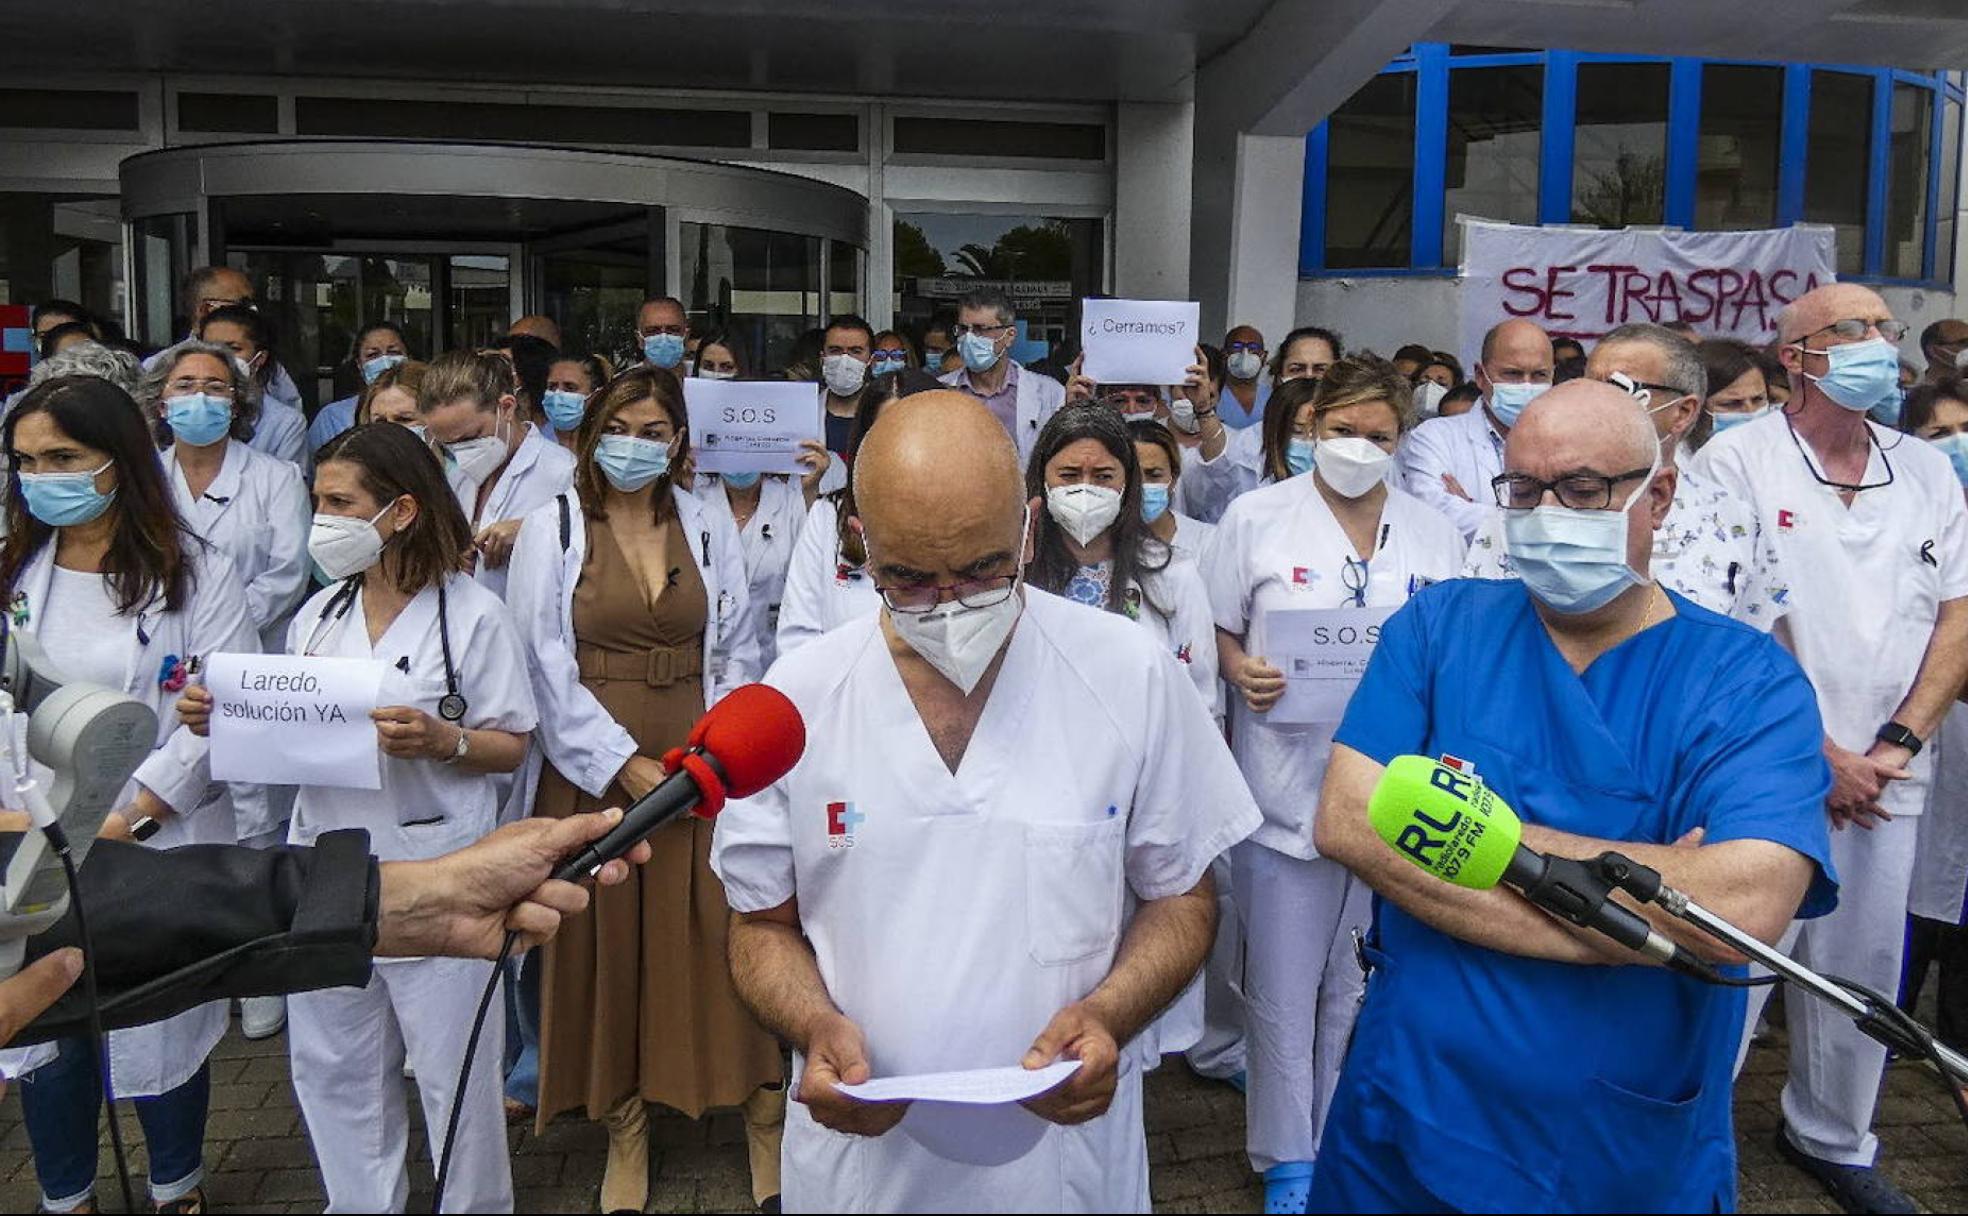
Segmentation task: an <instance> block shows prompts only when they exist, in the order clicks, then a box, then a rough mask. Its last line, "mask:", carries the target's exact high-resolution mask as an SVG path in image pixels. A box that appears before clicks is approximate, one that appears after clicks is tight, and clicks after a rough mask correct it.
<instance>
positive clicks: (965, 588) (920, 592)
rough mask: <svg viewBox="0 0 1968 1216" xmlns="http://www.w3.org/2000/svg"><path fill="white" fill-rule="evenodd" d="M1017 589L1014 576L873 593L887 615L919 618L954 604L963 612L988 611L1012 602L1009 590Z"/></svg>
mask: <svg viewBox="0 0 1968 1216" xmlns="http://www.w3.org/2000/svg"><path fill="white" fill-rule="evenodd" d="M1017 585H1018V576H1017V575H1015V574H993V575H991V576H990V577H988V578H967V579H965V580H963V581H962V582H959V583H943V584H939V585H933V586H911V587H883V586H881V585H880V584H876V586H875V590H876V591H877V592H879V593H880V594H881V597H882V602H883V603H885V604H887V605H888V609H889V611H890V612H900V613H902V614H903V615H905V616H921V615H922V614H923V613H926V612H933V611H935V610H936V607H937V605H939V604H942V603H944V602H946V601H948V600H955V601H956V602H957V603H959V604H962V605H963V606H964V607H966V608H991V607H995V606H996V605H998V604H1002V603H1004V602H1005V601H1006V600H1008V599H1010V598H1011V592H1012V588H1014V587H1016V586H1017Z"/></svg>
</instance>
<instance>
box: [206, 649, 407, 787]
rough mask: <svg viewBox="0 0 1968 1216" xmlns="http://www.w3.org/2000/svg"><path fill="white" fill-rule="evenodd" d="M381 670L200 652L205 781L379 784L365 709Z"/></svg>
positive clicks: (368, 664) (329, 661) (363, 663)
mask: <svg viewBox="0 0 1968 1216" xmlns="http://www.w3.org/2000/svg"><path fill="white" fill-rule="evenodd" d="M383 672H384V665H383V664H382V663H380V662H378V661H377V660H375V659H337V658H321V657H312V656H304V655H287V654H215V655H210V656H208V657H207V659H206V663H205V687H206V688H208V689H210V690H211V693H212V701H213V704H212V779H213V780H214V781H253V782H258V783H261V784H265V785H332V786H340V787H342V788H344V789H353V790H374V789H381V788H382V784H383V768H382V755H383V754H382V750H381V749H380V748H379V747H378V746H377V744H376V724H375V723H374V722H372V721H370V719H369V712H370V711H371V710H373V709H375V708H376V705H377V701H378V697H379V695H380V693H381V690H382V684H383Z"/></svg>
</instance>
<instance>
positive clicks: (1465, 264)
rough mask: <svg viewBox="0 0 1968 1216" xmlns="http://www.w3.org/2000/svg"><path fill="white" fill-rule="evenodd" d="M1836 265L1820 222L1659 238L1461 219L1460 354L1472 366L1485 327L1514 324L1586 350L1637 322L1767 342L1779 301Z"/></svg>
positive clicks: (1818, 281) (1634, 231) (1829, 274)
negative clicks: (1531, 325)
mask: <svg viewBox="0 0 1968 1216" xmlns="http://www.w3.org/2000/svg"><path fill="white" fill-rule="evenodd" d="M1837 266H1838V256H1837V248H1836V243H1835V240H1834V234H1833V232H1832V230H1831V229H1830V228H1829V227H1826V226H1823V225H1815V224H1813V225H1805V224H1800V225H1798V226H1796V227H1793V228H1769V229H1760V230H1757V231H1752V232H1666V231H1661V230H1658V229H1639V228H1624V229H1609V230H1600V229H1576V228H1534V227H1523V226H1519V225H1515V224H1494V223H1488V222H1485V221H1476V220H1469V221H1464V228H1463V242H1462V283H1461V291H1460V292H1459V293H1458V294H1459V295H1460V297H1461V300H1462V354H1463V359H1464V361H1465V363H1468V364H1472V365H1473V364H1474V362H1475V360H1476V358H1477V357H1478V355H1479V354H1480V352H1481V350H1482V345H1483V334H1484V332H1485V331H1487V330H1488V329H1489V328H1490V327H1491V326H1492V325H1495V324H1496V323H1497V322H1499V321H1504V320H1508V319H1509V318H1511V317H1523V318H1525V319H1526V320H1530V321H1535V322H1536V323H1537V324H1539V325H1541V326H1543V327H1544V328H1545V329H1546V330H1547V331H1548V332H1549V333H1550V334H1551V336H1552V337H1554V338H1557V337H1571V338H1578V339H1581V340H1583V341H1584V342H1586V344H1587V345H1590V344H1591V343H1592V342H1593V341H1595V340H1597V339H1598V338H1601V337H1603V336H1605V334H1606V333H1607V332H1608V331H1610V330H1613V329H1616V328H1618V327H1619V326H1621V325H1626V324H1629V323H1632V322H1635V321H1651V322H1654V323H1655V324H1659V325H1673V324H1676V323H1678V322H1686V323H1687V324H1689V325H1692V326H1694V327H1695V329H1696V331H1697V332H1699V333H1700V334H1701V335H1702V336H1703V337H1728V338H1740V339H1742V340H1743V341H1745V342H1751V343H1755V344H1757V345H1762V344H1764V343H1767V342H1770V341H1772V340H1773V339H1775V337H1776V336H1777V314H1778V313H1780V312H1782V311H1783V308H1784V306H1785V305H1786V304H1788V303H1790V302H1791V301H1792V300H1795V299H1796V298H1797V297H1798V296H1801V295H1803V294H1804V293H1805V292H1807V291H1809V290H1811V289H1812V288H1814V287H1817V286H1820V285H1822V284H1825V283H1830V282H1833V281H1834V280H1835V279H1836V278H1837Z"/></svg>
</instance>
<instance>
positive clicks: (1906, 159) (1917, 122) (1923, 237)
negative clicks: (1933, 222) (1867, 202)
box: [1879, 84, 1934, 279]
mask: <svg viewBox="0 0 1968 1216" xmlns="http://www.w3.org/2000/svg"><path fill="white" fill-rule="evenodd" d="M1933 123H1934V91H1933V90H1932V89H1924V88H1921V87H1919V86H1918V85H1911V84H1896V85H1894V86H1893V124H1892V128H1891V130H1892V140H1891V143H1890V145H1889V148H1890V152H1889V156H1890V160H1889V162H1888V163H1887V166H1886V263H1885V265H1883V266H1881V267H1880V268H1879V270H1880V273H1881V274H1884V275H1887V276H1889V277H1891V278H1897V279H1917V278H1919V277H1920V269H1921V262H1922V261H1923V260H1924V259H1923V257H1922V254H1923V253H1924V252H1925V249H1926V245H1927V181H1928V171H1929V170H1930V169H1931V168H1932V167H1933V166H1932V164H1931V163H1930V162H1931V161H1932V160H1933V156H1932V152H1933V138H1932V137H1933V130H1934V128H1933Z"/></svg>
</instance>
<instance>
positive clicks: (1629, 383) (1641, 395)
mask: <svg viewBox="0 0 1968 1216" xmlns="http://www.w3.org/2000/svg"><path fill="white" fill-rule="evenodd" d="M1606 383H1608V384H1610V385H1612V386H1613V387H1614V388H1616V389H1619V390H1620V391H1621V392H1624V393H1625V394H1626V395H1627V396H1629V397H1631V398H1633V399H1634V400H1635V401H1638V402H1639V403H1640V404H1641V405H1651V404H1653V400H1652V398H1653V395H1654V394H1655V393H1670V394H1672V395H1673V397H1674V399H1675V400H1677V401H1678V400H1680V399H1681V398H1683V397H1686V396H1688V395H1689V394H1688V393H1687V392H1686V391H1684V390H1682V389H1678V388H1675V387H1674V386H1673V385H1672V384H1654V383H1652V382H1650V381H1647V380H1635V379H1634V378H1633V377H1632V376H1629V375H1627V374H1626V373H1625V372H1614V373H1612V374H1611V375H1609V376H1607V377H1606Z"/></svg>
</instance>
